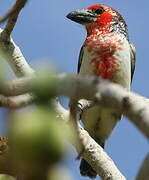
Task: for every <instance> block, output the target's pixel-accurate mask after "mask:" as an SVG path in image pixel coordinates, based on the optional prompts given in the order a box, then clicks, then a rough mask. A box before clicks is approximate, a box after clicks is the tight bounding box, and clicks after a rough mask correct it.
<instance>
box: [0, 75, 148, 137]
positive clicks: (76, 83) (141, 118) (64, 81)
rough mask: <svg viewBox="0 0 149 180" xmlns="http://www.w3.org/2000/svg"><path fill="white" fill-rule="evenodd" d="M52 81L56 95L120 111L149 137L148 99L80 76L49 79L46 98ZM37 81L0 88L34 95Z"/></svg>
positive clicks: (22, 79)
mask: <svg viewBox="0 0 149 180" xmlns="http://www.w3.org/2000/svg"><path fill="white" fill-rule="evenodd" d="M52 78H53V81H52V82H54V84H53V87H52V90H53V92H54V93H55V95H56V96H62V95H64V96H68V97H71V98H74V97H75V99H76V100H79V99H88V100H92V101H95V102H96V103H97V104H100V105H102V106H104V107H107V108H112V109H117V111H119V112H121V113H122V114H123V115H125V116H127V117H128V118H129V119H130V120H131V121H132V122H133V123H134V124H135V125H136V126H137V127H138V128H139V129H140V130H141V132H142V133H143V134H144V135H145V136H146V137H147V138H149V130H148V129H149V100H148V99H146V98H144V97H142V96H139V95H137V94H134V93H132V92H129V91H127V90H125V89H124V88H122V87H120V86H119V85H116V84H114V83H110V82H107V81H104V80H102V79H99V78H96V77H89V76H77V75H59V76H53V77H52V76H47V77H46V78H45V79H46V80H47V83H45V84H44V85H45V86H46V88H45V87H44V88H45V89H46V90H49V92H45V93H47V96H48V95H49V96H50V94H51V84H48V81H49V80H50V81H51V79H52ZM37 79H38V78H35V77H30V78H19V79H16V80H15V81H13V82H9V83H7V84H5V88H4V89H3V87H1V89H0V92H1V93H3V94H4V95H6V96H9V95H14V96H17V95H20V94H21V93H28V92H32V90H33V89H34V88H35V87H34V86H37V87H38V88H39V87H41V84H40V83H41V82H40V81H39V80H37ZM46 80H45V81H46ZM48 93H49V94H48Z"/></svg>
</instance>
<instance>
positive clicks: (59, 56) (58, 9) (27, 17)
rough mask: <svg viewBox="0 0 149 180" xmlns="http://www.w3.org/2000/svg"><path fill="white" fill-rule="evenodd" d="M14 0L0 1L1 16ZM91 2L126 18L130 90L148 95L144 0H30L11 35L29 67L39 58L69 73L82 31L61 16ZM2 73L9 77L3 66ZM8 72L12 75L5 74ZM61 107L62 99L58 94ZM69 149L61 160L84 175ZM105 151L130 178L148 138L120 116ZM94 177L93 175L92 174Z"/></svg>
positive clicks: (1, 130) (0, 128)
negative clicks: (131, 48)
mask: <svg viewBox="0 0 149 180" xmlns="http://www.w3.org/2000/svg"><path fill="white" fill-rule="evenodd" d="M14 2H15V1H14V0H5V1H1V6H0V16H2V15H3V14H4V13H5V12H6V10H7V9H8V8H9V7H11V5H12V4H13V3H14ZM93 4H106V5H109V6H111V7H113V8H115V9H117V10H118V11H119V12H120V13H121V14H122V15H123V16H124V18H125V20H126V22H127V25H128V30H129V36H130V40H131V41H132V42H133V43H134V44H135V46H136V49H137V63H136V71H135V74H134V79H133V84H132V90H133V91H135V92H136V93H139V94H141V95H143V96H146V97H148V96H149V82H148V75H149V71H148V67H149V58H148V52H149V44H148V42H149V40H148V38H149V36H148V34H149V21H148V7H149V1H148V0H142V1H136V0H131V1H130V0H125V1H119V0H111V1H106V0H105V1H104V0H100V1H99V0H75V1H74V0H61V1H59V0H53V1H49V0H43V1H37V0H30V1H29V2H28V3H27V5H26V7H25V8H24V9H23V10H22V12H21V14H20V17H19V19H18V22H17V24H16V26H15V29H14V32H13V34H12V35H13V39H14V41H15V42H16V43H17V45H19V47H20V48H21V50H22V52H23V54H24V56H25V57H26V59H27V61H28V63H29V64H30V65H31V66H32V67H33V68H36V67H39V66H40V65H41V64H47V63H48V64H49V66H50V65H51V66H54V67H55V69H56V71H57V72H58V73H61V72H66V73H72V72H73V73H74V72H76V69H77V61H78V56H79V51H80V48H81V45H82V43H83V41H84V38H85V36H86V32H85V29H84V28H83V27H82V26H81V25H78V24H76V23H74V22H72V21H70V20H68V19H67V18H66V17H65V16H66V15H67V14H68V13H69V12H70V11H72V10H75V9H79V8H84V7H88V6H90V5H93ZM6 71H7V72H5V73H7V74H9V76H11V77H12V74H11V73H8V72H11V70H10V69H9V67H7V70H6ZM10 74H11V75H10ZM62 101H63V104H64V105H65V107H67V101H66V100H62ZM5 116H6V112H5V110H4V109H1V110H0V135H1V136H2V135H5V134H6V130H5V127H6V123H5V121H4V120H5ZM70 149H71V150H70V153H69V154H68V156H67V157H66V158H65V159H64V160H63V162H62V163H63V164H64V166H65V167H66V168H68V169H69V170H70V171H71V173H72V175H73V176H74V179H76V180H83V179H86V180H88V178H84V177H81V176H80V174H79V161H76V160H75V158H76V156H77V153H76V151H75V149H73V147H71V146H70ZM105 149H106V152H107V153H108V154H109V155H110V156H111V157H112V159H113V160H114V162H115V163H116V165H117V167H118V168H119V169H120V171H121V172H122V173H123V174H124V175H125V176H126V178H127V179H128V180H131V179H134V177H135V176H136V172H137V171H138V169H139V167H140V165H141V163H142V161H143V159H144V157H145V156H146V153H147V151H148V143H147V140H146V139H145V138H144V137H143V135H142V134H140V132H139V131H138V130H137V129H136V127H134V126H133V125H132V124H131V123H130V122H129V121H128V120H127V119H125V118H123V119H122V120H121V121H120V123H119V124H118V125H117V127H116V128H115V130H114V132H113V133H112V135H111V137H110V138H109V140H108V141H107V143H106V147H105ZM97 179H98V178H97Z"/></svg>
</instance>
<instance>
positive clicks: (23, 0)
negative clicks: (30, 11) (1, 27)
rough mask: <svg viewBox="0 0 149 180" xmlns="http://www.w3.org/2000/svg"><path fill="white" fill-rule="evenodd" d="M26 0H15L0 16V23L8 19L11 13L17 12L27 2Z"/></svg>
mask: <svg viewBox="0 0 149 180" xmlns="http://www.w3.org/2000/svg"><path fill="white" fill-rule="evenodd" d="M27 1H28V0H17V1H16V3H15V4H14V5H13V6H12V7H11V8H10V9H9V10H8V12H7V13H6V14H5V15H4V16H3V17H2V18H0V23H2V22H4V21H6V20H7V19H9V18H10V17H11V16H12V15H14V14H16V13H17V12H19V11H20V10H21V9H22V8H23V7H24V6H25V4H26V3H27Z"/></svg>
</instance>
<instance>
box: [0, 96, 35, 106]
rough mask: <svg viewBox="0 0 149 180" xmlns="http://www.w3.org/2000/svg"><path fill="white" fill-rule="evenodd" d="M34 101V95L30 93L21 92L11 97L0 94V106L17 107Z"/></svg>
mask: <svg viewBox="0 0 149 180" xmlns="http://www.w3.org/2000/svg"><path fill="white" fill-rule="evenodd" d="M34 101H35V97H34V96H31V95H30V94H23V95H19V96H13V97H9V96H8V97H6V96H3V95H0V107H6V108H9V109H19V108H22V107H25V106H27V105H30V104H32V103H33V102H34Z"/></svg>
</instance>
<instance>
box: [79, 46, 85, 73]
mask: <svg viewBox="0 0 149 180" xmlns="http://www.w3.org/2000/svg"><path fill="white" fill-rule="evenodd" d="M83 54H84V50H83V46H82V47H81V50H80V54H79V59H78V69H77V73H79V72H80V67H81V63H82V59H83Z"/></svg>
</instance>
